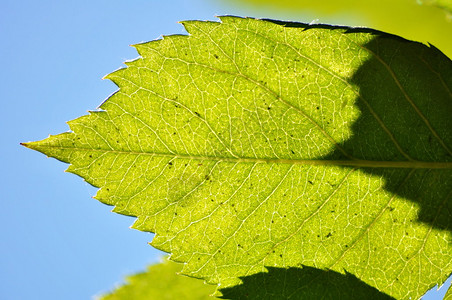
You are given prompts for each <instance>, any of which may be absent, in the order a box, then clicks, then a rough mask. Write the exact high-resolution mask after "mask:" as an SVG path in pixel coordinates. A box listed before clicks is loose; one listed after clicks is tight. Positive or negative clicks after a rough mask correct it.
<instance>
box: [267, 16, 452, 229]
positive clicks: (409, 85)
mask: <svg viewBox="0 0 452 300" xmlns="http://www.w3.org/2000/svg"><path fill="white" fill-rule="evenodd" d="M268 21H271V22H274V23H276V24H279V25H283V26H286V27H295V28H305V30H309V29H311V28H331V26H329V25H322V24H319V25H306V24H303V23H296V22H283V21H275V20H268ZM335 28H337V29H341V28H342V29H344V28H346V27H341V26H335ZM362 32H366V33H372V34H374V35H375V38H374V39H373V40H372V41H371V42H369V43H367V44H366V45H364V46H362V50H363V51H364V52H367V53H370V54H371V56H372V58H371V59H369V60H368V61H366V62H365V63H364V64H363V65H362V66H361V67H360V68H359V69H358V70H357V71H356V73H355V74H354V75H353V77H352V78H351V80H349V84H350V85H351V86H352V87H354V88H355V89H356V91H357V94H358V97H357V100H356V102H355V103H343V105H342V109H344V108H345V106H346V105H356V106H357V108H358V109H359V111H360V112H361V114H360V116H359V118H358V119H357V120H356V121H355V122H354V123H353V125H352V132H353V136H352V138H350V139H348V140H347V141H345V142H344V143H342V144H340V146H341V147H342V148H343V149H344V150H345V151H346V153H348V154H349V155H350V156H351V157H353V158H354V159H358V160H368V161H376V162H378V161H389V162H391V161H421V162H433V163H438V162H448V163H450V162H452V118H451V116H452V93H451V91H452V81H451V78H452V61H451V60H450V59H449V58H448V57H447V56H445V55H444V54H443V53H442V52H441V51H439V50H438V49H437V48H435V47H434V46H432V45H430V46H429V47H428V46H426V45H423V44H421V43H416V42H412V41H407V40H405V39H403V38H401V37H399V36H395V35H391V34H387V33H384V32H380V31H376V30H373V29H368V28H348V30H347V33H362ZM394 44H396V46H394ZM325 122H326V123H328V120H325ZM323 159H329V160H349V159H350V158H349V157H345V156H344V154H343V153H342V152H341V151H339V150H336V151H334V152H333V153H331V154H329V155H327V156H326V157H324V158H323ZM361 170H362V171H364V172H366V173H369V174H371V175H375V176H379V177H383V178H385V188H386V189H387V190H388V191H390V192H391V193H393V194H396V195H398V196H400V197H403V198H405V199H408V200H410V201H413V202H415V203H417V204H418V205H419V206H420V211H419V214H418V219H417V220H409V221H410V222H414V221H421V222H423V223H427V224H429V225H430V226H432V227H434V228H438V229H441V230H448V231H451V230H452V170H451V169H450V168H447V169H446V168H444V169H437V168H431V169H429V168H420V169H410V168H381V167H375V168H361ZM386 209H388V210H392V209H393V207H391V206H390V205H388V207H387V208H386ZM393 221H394V222H395V223H397V222H399V221H400V220H398V219H394V220H393Z"/></svg>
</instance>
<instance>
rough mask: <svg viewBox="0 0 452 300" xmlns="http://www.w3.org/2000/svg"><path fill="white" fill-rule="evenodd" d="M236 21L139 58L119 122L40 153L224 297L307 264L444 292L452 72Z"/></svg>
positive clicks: (420, 50) (120, 80) (92, 125)
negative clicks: (249, 281) (275, 271)
mask: <svg viewBox="0 0 452 300" xmlns="http://www.w3.org/2000/svg"><path fill="white" fill-rule="evenodd" d="M222 21H223V23H222V24H220V23H213V22H186V23H184V24H185V26H186V28H187V30H188V31H189V32H190V33H191V35H190V36H189V37H186V36H172V37H167V38H165V39H163V40H161V41H157V42H151V43H146V44H141V45H137V46H136V48H137V49H138V50H139V52H140V54H141V56H142V58H141V59H139V60H136V61H134V62H130V63H128V66H129V67H128V68H126V69H122V70H119V71H117V72H115V73H113V74H111V75H109V76H108V78H110V79H112V80H113V81H114V82H115V83H117V84H118V85H119V86H120V88H121V89H120V91H119V92H118V93H116V94H115V95H113V96H112V97H111V98H110V99H109V100H108V101H106V102H105V103H104V104H103V105H102V106H101V108H102V109H103V111H99V112H92V113H91V114H90V115H89V116H84V117H81V118H79V119H77V120H74V121H71V122H70V123H69V125H70V127H71V129H72V131H73V132H71V133H64V134H61V135H57V136H52V137H50V138H48V139H46V140H44V141H41V142H36V143H29V144H27V146H28V147H30V148H33V149H36V150H39V151H41V152H44V153H46V154H47V155H50V156H53V157H56V158H57V159H60V160H62V161H66V162H70V163H71V166H70V167H69V171H70V172H73V173H76V174H78V175H80V176H82V177H84V178H85V179H86V180H87V181H88V182H90V183H92V184H93V185H95V186H99V187H101V190H100V191H99V192H98V194H97V195H96V198H97V199H99V200H100V201H102V202H104V203H107V204H111V205H115V208H114V211H116V212H119V213H122V214H126V215H133V216H138V220H137V222H136V223H135V224H134V227H135V228H138V229H140V230H145V231H153V232H156V236H155V238H154V240H153V242H152V244H153V245H154V246H156V247H157V248H159V249H162V250H164V251H167V252H170V253H172V256H171V258H172V259H173V260H176V261H184V262H187V264H186V265H185V267H184V270H183V273H185V274H188V275H191V276H196V277H201V278H206V279H207V280H208V281H209V282H212V283H218V282H220V283H221V284H222V286H224V287H228V286H234V285H236V284H238V283H240V281H239V279H238V277H244V276H250V275H252V274H256V273H260V272H265V270H266V266H277V267H296V266H300V265H301V264H302V265H305V266H313V267H316V268H321V269H331V270H334V271H336V272H338V273H342V274H345V272H349V273H351V274H353V275H354V276H356V277H357V278H359V279H360V280H362V281H364V282H366V283H367V284H369V285H371V286H373V287H376V288H378V289H379V290H381V291H383V292H384V293H386V294H388V295H391V296H393V297H396V298H407V297H415V298H416V297H419V296H420V295H422V294H423V293H424V292H425V291H426V290H427V289H428V288H429V287H431V286H433V285H434V284H435V283H438V282H442V281H444V279H445V278H446V277H447V275H448V274H450V272H451V268H452V267H451V265H452V259H451V254H450V253H451V251H450V250H451V248H450V230H448V229H450V216H451V211H452V209H451V204H450V199H451V196H452V191H451V189H450V187H451V186H452V184H451V179H452V178H451V165H452V163H451V160H452V157H451V150H450V149H451V141H452V135H451V132H452V131H451V120H450V115H451V113H452V108H451V104H452V102H451V99H452V97H451V92H450V86H451V80H452V76H451V70H452V69H451V62H450V60H449V59H447V58H446V57H445V56H444V55H442V53H441V52H439V51H438V50H436V49H435V48H428V47H426V46H424V45H421V44H417V43H412V42H408V41H406V40H403V39H400V38H397V37H394V36H391V35H387V34H383V33H380V32H375V31H372V30H367V29H350V28H339V27H331V26H308V25H304V24H285V25H286V27H284V26H281V25H280V24H276V23H273V22H265V21H258V20H253V19H240V18H233V17H223V18H222ZM363 74H366V76H364V77H363V76H362V75H363ZM367 75H369V78H368V76H367ZM370 75H372V76H370ZM388 108H390V109H388ZM413 188H415V189H414V190H413ZM410 200H411V201H410ZM413 200H414V201H416V203H415V202H414V201H413ZM421 211H428V214H424V218H421V219H418V216H419V215H421V216H422V214H421V213H420V212H421ZM421 221H422V222H421ZM413 274H414V275H415V276H413Z"/></svg>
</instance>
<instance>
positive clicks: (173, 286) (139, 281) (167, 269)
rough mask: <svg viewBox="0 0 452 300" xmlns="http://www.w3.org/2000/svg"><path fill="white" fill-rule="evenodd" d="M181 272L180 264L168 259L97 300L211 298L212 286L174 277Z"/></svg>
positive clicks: (191, 279) (205, 299) (201, 299)
mask: <svg viewBox="0 0 452 300" xmlns="http://www.w3.org/2000/svg"><path fill="white" fill-rule="evenodd" d="M181 269H182V265H181V264H177V263H174V262H170V261H168V260H165V261H164V262H162V263H160V264H157V265H151V266H149V267H148V269H147V271H146V272H143V273H138V274H135V275H132V276H129V277H127V278H126V281H127V283H126V284H125V285H123V286H120V287H118V288H117V289H115V290H114V291H112V292H111V293H109V294H106V295H103V296H102V297H101V298H100V299H102V300H122V299H124V300H130V299H133V300H140V299H162V300H165V299H167V300H173V299H187V300H208V299H214V298H213V297H210V296H209V295H211V294H213V293H214V292H215V287H214V286H212V285H208V284H204V283H203V282H202V281H201V280H196V279H193V278H189V277H185V276H180V275H177V273H178V272H179V271H180V270H181Z"/></svg>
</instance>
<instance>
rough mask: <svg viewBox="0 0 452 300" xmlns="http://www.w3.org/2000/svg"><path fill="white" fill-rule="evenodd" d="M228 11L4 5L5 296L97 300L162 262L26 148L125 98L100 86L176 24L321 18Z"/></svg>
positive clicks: (169, 5) (0, 25)
mask: <svg viewBox="0 0 452 300" xmlns="http://www.w3.org/2000/svg"><path fill="white" fill-rule="evenodd" d="M226 2H227V1H220V0H217V1H213V0H211V1H208V0H192V1H182V0H175V1H153V0H130V1H125V0H124V1H119V0H108V1H107V0H91V1H84V0H79V1H49V0H42V1H18V0H1V4H2V5H1V7H2V9H1V10H0V55H1V57H2V58H3V68H2V71H1V72H0V82H1V87H2V88H1V89H0V99H1V104H2V111H3V112H4V113H3V116H2V118H0V128H1V132H2V139H1V141H0V143H1V147H0V154H1V156H0V157H1V163H2V166H3V168H2V170H3V172H1V173H0V182H1V185H0V187H1V198H2V210H1V211H0V226H1V230H2V234H1V237H2V238H1V242H0V243H1V248H0V270H1V271H0V298H1V299H4V300H10V299H14V300H16V299H17V300H19V299H90V298H91V297H92V296H93V295H96V294H99V293H101V292H104V291H107V290H109V289H111V288H112V287H113V286H114V285H115V284H118V283H120V282H121V281H122V279H123V277H124V276H125V275H127V274H130V273H134V272H137V271H141V270H143V269H144V268H145V266H146V265H147V264H149V263H152V262H157V261H158V260H159V257H160V253H159V252H158V251H157V250H155V249H153V248H152V247H151V246H149V245H148V244H147V242H149V241H150V240H151V239H152V235H151V234H148V233H143V232H139V231H136V230H132V229H129V226H130V225H131V224H132V223H133V219H132V218H129V217H125V216H120V215H117V214H113V213H110V210H111V208H110V207H108V206H105V205H103V204H101V203H99V202H97V201H96V200H93V199H92V198H91V196H93V195H94V194H95V191H96V189H94V188H93V187H91V186H90V185H88V184H87V183H85V182H84V181H83V180H82V179H80V178H78V177H76V176H74V175H71V174H65V173H63V171H64V170H65V169H66V167H67V165H65V164H63V163H61V162H58V161H56V160H54V159H48V158H46V157H44V156H43V155H42V154H39V153H37V152H35V151H30V150H28V149H25V148H24V147H21V146H19V143H20V142H26V141H31V140H39V139H43V138H45V137H47V135H48V134H57V133H60V132H64V131H67V130H68V126H67V125H66V124H65V122H66V121H68V120H72V119H74V118H76V117H79V116H81V115H84V114H86V112H87V110H93V109H95V108H96V107H97V106H98V105H99V104H100V103H101V102H102V101H103V100H104V99H105V98H106V97H107V96H108V95H110V94H111V93H113V92H114V91H115V90H116V87H115V86H114V84H113V83H111V82H109V81H107V80H105V81H102V80H101V78H102V77H103V76H104V75H106V74H107V73H110V72H111V71H113V70H115V69H118V68H120V67H122V66H123V65H122V62H124V61H125V60H129V59H133V58H136V57H137V53H136V51H135V50H134V49H133V48H132V47H129V46H128V45H130V44H135V43H139V42H142V41H148V40H153V39H156V38H158V37H159V36H160V35H161V34H178V33H184V30H183V28H182V26H181V25H180V24H178V23H177V22H178V21H181V20H187V19H201V20H206V19H208V20H214V19H215V17H214V16H216V15H223V14H235V15H242V16H253V17H268V18H279V19H291V20H297V21H304V22H310V21H312V20H314V19H317V18H319V16H317V15H315V14H313V13H311V14H305V15H300V14H297V15H294V14H288V13H287V12H286V13H284V12H279V11H272V10H265V9H257V8H255V7H250V6H248V7H237V6H233V5H229V6H228V5H227V3H226ZM321 21H323V22H332V23H337V22H339V23H343V24H352V23H353V24H356V23H359V22H358V21H359V20H357V19H353V20H347V18H346V17H345V16H340V17H337V18H336V19H335V18H321ZM364 25H365V24H364ZM429 299H440V298H439V297H438V296H434V297H433V298H429Z"/></svg>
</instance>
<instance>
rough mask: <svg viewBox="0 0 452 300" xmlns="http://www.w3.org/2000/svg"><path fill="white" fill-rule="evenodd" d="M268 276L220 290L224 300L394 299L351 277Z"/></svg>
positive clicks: (287, 272) (302, 272)
mask: <svg viewBox="0 0 452 300" xmlns="http://www.w3.org/2000/svg"><path fill="white" fill-rule="evenodd" d="M267 270H268V273H258V274H255V275H251V276H247V277H242V278H241V279H242V281H243V283H242V284H240V285H237V286H234V287H231V288H225V289H222V290H220V292H221V293H222V294H223V297H222V298H223V299H394V298H392V297H390V296H388V295H386V294H384V293H381V292H379V291H378V290H377V289H375V288H373V287H371V286H369V285H367V284H366V283H364V282H362V281H361V280H359V279H358V278H356V277H355V276H354V275H352V274H350V273H347V272H346V273H345V274H340V273H337V272H334V271H326V270H320V269H316V268H312V267H307V266H303V267H302V268H287V269H285V268H275V267H267Z"/></svg>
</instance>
